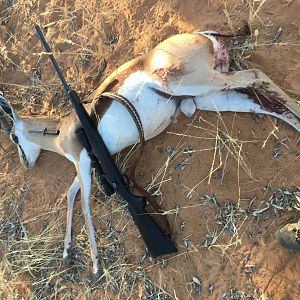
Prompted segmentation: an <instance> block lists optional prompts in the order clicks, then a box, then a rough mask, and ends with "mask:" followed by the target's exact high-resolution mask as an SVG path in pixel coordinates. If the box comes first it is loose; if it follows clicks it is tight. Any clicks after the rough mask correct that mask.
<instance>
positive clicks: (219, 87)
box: [169, 69, 300, 118]
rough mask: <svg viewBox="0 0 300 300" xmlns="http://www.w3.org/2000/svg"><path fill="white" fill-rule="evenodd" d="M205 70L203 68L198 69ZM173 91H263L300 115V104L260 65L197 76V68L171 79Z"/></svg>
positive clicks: (185, 93) (190, 93)
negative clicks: (179, 77)
mask: <svg viewBox="0 0 300 300" xmlns="http://www.w3.org/2000/svg"><path fill="white" fill-rule="evenodd" d="M198 72H199V73H201V71H198ZM169 88H170V90H171V91H170V92H171V94H172V95H175V96H182V95H189V96H204V95H207V94H210V93H214V92H219V91H227V90H237V91H243V93H246V94H247V93H248V91H249V94H250V93H251V92H252V93H254V94H255V95H257V96H258V98H259V96H260V95H262V96H263V97H264V98H266V99H270V101H276V102H277V103H280V105H282V106H285V107H286V108H287V110H289V111H290V112H292V113H293V114H294V115H295V116H296V117H298V118H300V107H299V106H298V105H297V104H296V103H295V102H294V101H293V100H292V99H291V98H290V97H289V96H288V95H287V94H286V93H285V92H284V91H283V90H282V89H280V88H279V87H278V86H277V85H276V84H275V83H274V82H273V81H272V80H271V79H270V78H269V77H268V76H267V75H266V74H265V73H263V72H262V71H260V70H258V69H251V70H245V71H238V72H234V73H220V72H218V71H215V70H211V71H210V73H207V76H206V77H204V76H203V74H201V76H199V77H198V78H197V71H194V72H192V73H189V74H185V75H183V76H182V78H181V80H180V81H176V82H175V81H169Z"/></svg>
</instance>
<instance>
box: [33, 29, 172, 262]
mask: <svg viewBox="0 0 300 300" xmlns="http://www.w3.org/2000/svg"><path fill="white" fill-rule="evenodd" d="M35 33H36V36H37V37H38V39H39V40H40V42H41V43H42V45H43V47H44V49H45V51H46V52H47V54H48V56H49V58H50V60H51V62H52V65H53V67H54V69H55V72H56V74H57V75H58V77H59V79H60V81H61V83H62V85H63V87H64V89H65V91H66V92H67V95H68V97H69V99H70V101H71V103H72V105H73V107H74V109H75V111H76V113H77V116H78V118H79V120H80V122H81V125H82V129H80V130H79V132H78V131H77V133H79V134H80V135H81V139H85V138H86V141H85V142H84V143H86V142H88V143H89V145H90V149H89V150H88V151H89V153H90V157H91V155H92V158H93V160H94V163H95V162H96V165H97V168H96V170H97V171H98V172H99V175H100V178H101V179H102V180H101V181H102V182H103V181H104V184H105V185H106V188H107V189H108V190H109V194H112V193H113V192H114V191H116V192H117V193H118V194H119V195H120V196H121V197H122V198H124V199H125V200H126V202H127V204H128V210H129V212H130V213H131V215H132V218H133V220H134V222H135V225H136V226H137V227H138V229H139V231H140V233H141V236H142V238H143V239H144V241H145V244H146V246H147V248H148V250H149V253H150V254H151V256H153V257H157V256H160V255H164V254H169V253H174V252H177V249H176V247H175V246H174V244H173V243H172V241H171V240H170V239H169V237H168V236H167V235H166V234H164V233H163V232H162V230H161V229H160V228H159V227H158V225H157V224H156V223H155V222H154V220H153V219H152V218H151V217H150V216H149V214H148V213H147V212H146V211H145V206H146V203H147V200H146V198H145V197H140V196H135V195H133V194H132V193H131V192H130V191H129V190H128V188H127V186H126V183H125V181H124V179H123V177H122V175H121V174H120V171H119V170H118V168H117V166H116V164H115V162H114V160H113V158H112V156H111V154H110V153H109V151H108V149H107V147H106V145H105V143H104V141H103V139H102V137H101V135H100V134H99V132H98V130H97V128H96V127H95V125H94V124H93V121H92V120H91V118H90V116H89V115H88V113H87V111H86V110H85V108H84V106H83V104H82V103H81V101H80V98H79V96H78V95H77V93H76V92H75V91H73V90H71V89H70V87H69V85H68V84H67V82H66V80H65V79H64V77H63V75H62V73H61V71H60V69H59V66H58V64H57V62H56V60H55V58H54V56H53V54H52V51H51V49H50V47H49V45H48V44H47V42H46V40H45V37H44V35H43V32H42V31H41V29H40V27H39V26H38V25H35ZM97 162H98V163H97ZM99 162H100V164H101V167H102V168H103V170H104V172H103V170H102V168H101V167H100V169H99V166H100V164H99ZM112 189H113V190H112Z"/></svg>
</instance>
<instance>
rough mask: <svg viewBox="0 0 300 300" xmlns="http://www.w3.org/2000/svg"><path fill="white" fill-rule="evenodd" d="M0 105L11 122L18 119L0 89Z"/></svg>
mask: <svg viewBox="0 0 300 300" xmlns="http://www.w3.org/2000/svg"><path fill="white" fill-rule="evenodd" d="M0 107H1V108H2V110H3V111H4V112H5V113H6V114H7V116H8V117H9V118H10V119H11V120H12V121H13V122H16V121H17V120H18V119H19V117H18V115H17V114H16V112H15V111H14V110H13V108H12V106H11V105H10V103H9V101H8V100H7V99H6V98H5V97H4V95H3V93H2V92H1V91H0Z"/></svg>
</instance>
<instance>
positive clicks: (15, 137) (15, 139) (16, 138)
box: [11, 133, 19, 145]
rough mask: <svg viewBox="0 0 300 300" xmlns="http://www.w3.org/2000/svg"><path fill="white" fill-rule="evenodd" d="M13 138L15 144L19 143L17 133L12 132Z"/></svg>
mask: <svg viewBox="0 0 300 300" xmlns="http://www.w3.org/2000/svg"><path fill="white" fill-rule="evenodd" d="M11 139H12V141H13V142H14V143H15V144H17V145H19V139H18V137H17V136H16V135H15V134H13V133H12V134H11Z"/></svg>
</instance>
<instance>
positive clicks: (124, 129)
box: [98, 71, 177, 154]
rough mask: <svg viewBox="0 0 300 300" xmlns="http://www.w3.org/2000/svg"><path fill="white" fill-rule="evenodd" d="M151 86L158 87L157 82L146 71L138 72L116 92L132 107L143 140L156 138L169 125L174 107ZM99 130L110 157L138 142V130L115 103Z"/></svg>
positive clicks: (126, 112)
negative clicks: (134, 110) (141, 130)
mask: <svg viewBox="0 0 300 300" xmlns="http://www.w3.org/2000/svg"><path fill="white" fill-rule="evenodd" d="M151 87H152V88H158V87H159V83H158V82H156V81H154V80H152V79H151V77H150V76H148V75H147V74H146V73H145V72H141V71H138V72H135V73H133V74H131V75H130V76H129V77H128V78H127V79H126V80H125V82H124V84H123V85H122V87H121V89H120V90H119V91H118V93H119V94H121V95H122V96H124V97H126V98H127V99H129V100H131V103H132V104H133V105H134V106H135V108H136V110H137V112H138V114H139V116H140V118H141V121H142V124H143V128H144V133H145V138H146V139H150V138H152V137H154V136H156V135H158V134H159V133H161V132H162V131H163V130H164V129H165V128H166V127H167V126H168V125H169V124H170V123H171V122H172V120H173V117H174V115H175V111H176V107H177V104H176V102H175V101H172V100H169V101H168V100H167V99H164V98H163V97H161V96H159V95H158V94H156V93H155V92H154V91H152V90H151V89H150V88H151ZM98 130H99V132H100V134H101V136H102V138H103V140H104V142H105V144H106V146H107V148H108V150H109V151H110V152H111V153H112V154H114V153H117V152H119V151H121V150H122V149H124V148H125V147H127V146H129V145H132V144H135V143H137V142H138V141H139V134H138V130H137V127H136V125H135V123H134V121H133V119H132V117H131V115H130V114H129V113H128V111H127V110H126V108H124V106H123V105H122V104H120V103H118V102H113V103H112V105H111V106H110V108H109V109H108V110H107V112H106V113H105V115H104V116H103V118H102V119H101V121H100V123H99V124H98Z"/></svg>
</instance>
